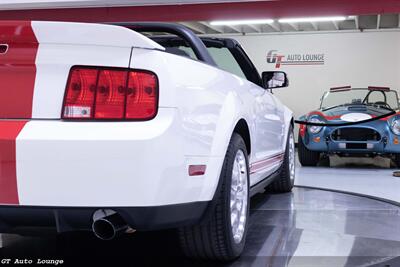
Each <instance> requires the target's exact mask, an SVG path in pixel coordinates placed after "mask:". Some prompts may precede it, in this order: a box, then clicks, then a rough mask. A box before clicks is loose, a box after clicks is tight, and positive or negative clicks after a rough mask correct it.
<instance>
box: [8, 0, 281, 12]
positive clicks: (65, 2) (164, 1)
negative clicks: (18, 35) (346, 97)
mask: <svg viewBox="0 0 400 267" xmlns="http://www.w3.org/2000/svg"><path fill="white" fill-rule="evenodd" d="M257 1H273V0H250V1H248V2H257ZM226 2H246V1H243V0H1V2H0V10H22V9H38V8H73V7H106V6H149V5H179V4H193V3H196V4H199V3H226Z"/></svg>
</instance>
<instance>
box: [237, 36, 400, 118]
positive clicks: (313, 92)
mask: <svg viewBox="0 0 400 267" xmlns="http://www.w3.org/2000/svg"><path fill="white" fill-rule="evenodd" d="M231 37H232V38H235V39H237V40H238V41H239V42H240V43H241V44H242V46H243V47H244V49H245V50H246V52H247V53H248V54H249V56H250V58H251V59H252V60H253V62H254V63H255V65H256V67H257V69H258V70H259V71H260V72H261V71H263V70H283V71H285V72H287V73H288V75H289V78H290V87H289V88H283V89H278V90H276V91H275V94H276V95H277V96H278V97H279V98H280V99H281V100H282V102H283V103H285V104H286V105H287V106H289V107H290V108H291V109H292V110H293V111H294V112H295V115H296V118H298V117H299V116H300V115H303V114H305V113H307V112H309V111H311V110H312V109H315V108H317V107H318V106H319V99H320V97H321V96H322V94H323V92H324V91H326V90H329V88H331V87H335V86H344V85H352V86H353V87H367V86H369V85H374V86H390V87H391V88H393V89H399V88H400V31H391V32H389V31H380V32H363V33H361V32H345V33H308V34H306V33H304V34H276V35H247V36H231ZM272 49H274V50H278V54H283V55H286V57H287V55H288V54H324V58H325V64H324V65H321V66H281V68H279V69H276V68H275V65H274V64H269V63H267V61H266V55H267V52H268V51H269V50H272Z"/></svg>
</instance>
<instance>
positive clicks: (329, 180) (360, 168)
mask: <svg viewBox="0 0 400 267" xmlns="http://www.w3.org/2000/svg"><path fill="white" fill-rule="evenodd" d="M328 164H329V163H327V162H323V161H322V162H321V163H320V165H321V166H318V167H317V168H314V167H311V168H304V167H303V168H298V169H297V179H296V185H298V186H307V187H316V188H324V189H333V190H338V191H344V192H352V193H356V194H361V195H368V196H372V197H376V198H378V199H384V200H388V201H394V202H397V203H400V177H394V176H393V171H395V170H396V169H391V168H390V160H389V159H385V158H380V157H376V158H339V157H330V165H328Z"/></svg>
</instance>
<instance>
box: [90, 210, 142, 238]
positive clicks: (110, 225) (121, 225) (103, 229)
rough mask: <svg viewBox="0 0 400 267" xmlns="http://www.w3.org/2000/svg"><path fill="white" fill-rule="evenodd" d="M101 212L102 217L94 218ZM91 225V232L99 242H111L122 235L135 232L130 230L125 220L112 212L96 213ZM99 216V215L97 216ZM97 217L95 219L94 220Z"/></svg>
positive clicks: (102, 211)
mask: <svg viewBox="0 0 400 267" xmlns="http://www.w3.org/2000/svg"><path fill="white" fill-rule="evenodd" d="M98 212H101V213H103V214H104V215H103V216H101V215H100V216H96V213H98ZM96 213H95V215H94V216H93V217H94V220H93V224H92V230H93V233H94V235H95V236H96V237H98V238H99V239H101V240H111V239H114V238H115V237H117V236H120V235H122V234H124V233H133V232H135V230H133V229H132V228H130V227H129V226H128V224H127V223H126V222H125V220H124V219H123V218H122V217H121V215H119V214H118V213H116V212H115V211H112V210H99V211H96ZM98 215H99V214H98ZM96 217H97V218H96Z"/></svg>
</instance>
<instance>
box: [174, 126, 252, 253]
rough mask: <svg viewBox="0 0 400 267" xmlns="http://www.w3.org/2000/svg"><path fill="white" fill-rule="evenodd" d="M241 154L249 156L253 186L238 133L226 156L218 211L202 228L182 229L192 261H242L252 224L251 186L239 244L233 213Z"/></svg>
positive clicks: (190, 227)
mask: <svg viewBox="0 0 400 267" xmlns="http://www.w3.org/2000/svg"><path fill="white" fill-rule="evenodd" d="M238 150H242V151H243V153H244V155H245V160H246V168H247V185H249V166H248V165H249V163H248V162H249V161H248V155H247V150H246V145H245V143H244V141H243V139H242V137H241V136H240V135H238V134H236V133H234V134H233V135H232V138H231V140H230V143H229V146H228V151H227V152H226V156H225V160H224V163H223V167H222V171H221V175H220V179H221V185H220V187H219V190H218V192H216V196H215V197H214V199H215V201H216V203H215V207H214V209H213V210H212V211H210V214H209V215H210V216H209V217H208V218H207V219H206V221H204V222H202V223H199V224H198V225H194V226H188V227H184V228H181V229H179V239H180V243H181V247H182V250H183V252H184V253H185V255H186V256H187V257H189V258H195V259H205V260H220V261H229V260H233V259H235V258H237V257H239V256H240V254H241V253H242V251H243V248H244V244H245V240H246V233H247V228H248V220H249V205H250V202H249V186H247V192H248V194H247V212H246V216H247V217H246V223H245V227H244V229H245V230H244V233H243V237H242V239H241V241H240V243H236V242H235V241H234V238H233V234H232V227H231V211H230V194H231V182H232V168H233V163H234V160H235V156H236V153H237V151H238Z"/></svg>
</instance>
